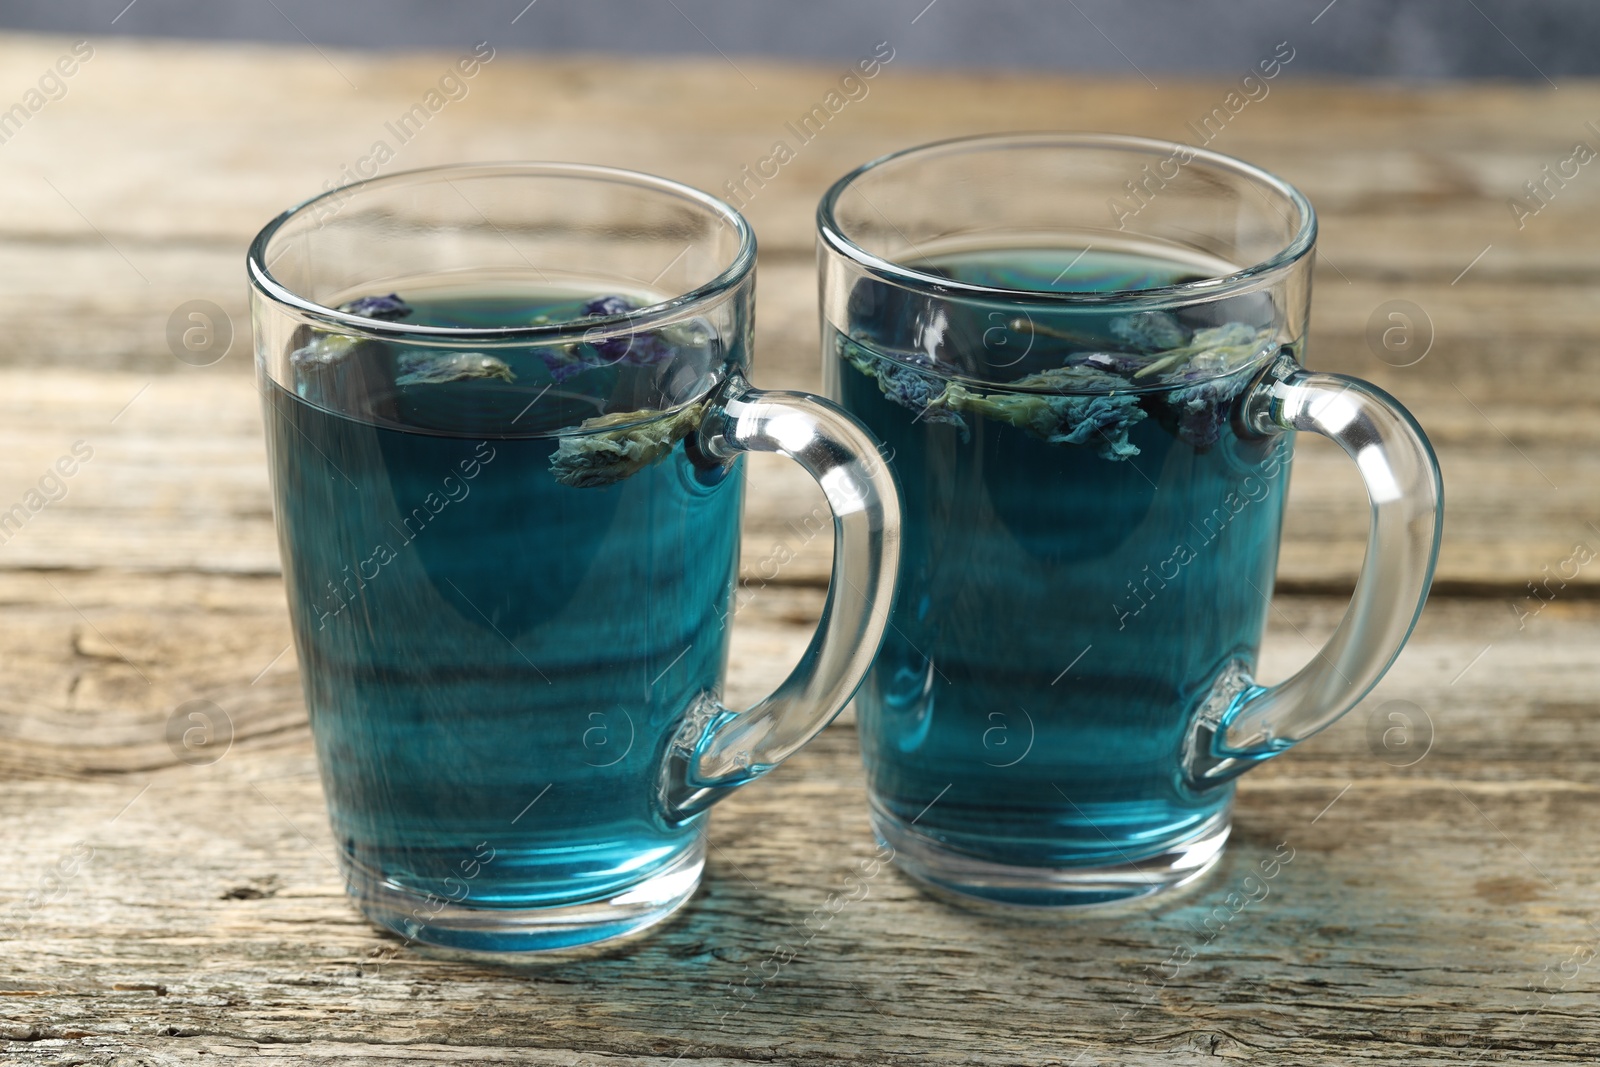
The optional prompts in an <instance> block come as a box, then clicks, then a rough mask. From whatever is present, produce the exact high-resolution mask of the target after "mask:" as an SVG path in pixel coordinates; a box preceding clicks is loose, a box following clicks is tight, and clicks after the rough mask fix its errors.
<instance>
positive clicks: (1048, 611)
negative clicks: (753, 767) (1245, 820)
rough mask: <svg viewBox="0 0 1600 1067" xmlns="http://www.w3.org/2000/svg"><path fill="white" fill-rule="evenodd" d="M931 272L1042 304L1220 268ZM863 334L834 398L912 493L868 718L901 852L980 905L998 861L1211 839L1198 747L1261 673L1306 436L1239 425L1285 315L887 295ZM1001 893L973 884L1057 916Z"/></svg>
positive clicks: (1077, 856) (874, 768)
mask: <svg viewBox="0 0 1600 1067" xmlns="http://www.w3.org/2000/svg"><path fill="white" fill-rule="evenodd" d="M916 266H917V269H919V270H921V271H924V272H927V273H934V274H938V275H942V276H944V277H948V278H951V279H954V280H957V281H968V282H975V283H979V284H983V285H988V286H998V287H1005V288H1011V289H1016V290H1021V291H1027V290H1048V289H1055V290H1060V291H1076V292H1107V293H1109V292H1123V291H1128V290H1138V289H1147V288H1151V287H1155V286H1163V285H1169V284H1174V283H1178V282H1183V281H1187V280H1191V279H1195V278H1201V277H1210V276H1215V274H1214V270H1215V267H1214V266H1213V265H1211V264H1196V263H1188V262H1181V261H1172V260H1167V259H1162V258H1153V257H1149V256H1145V255H1139V254H1132V253H1128V254H1124V253H1105V252H1095V251H1092V250H1091V251H1089V252H1084V251H1083V250H1082V249H1063V250H1037V249H1031V250H1009V249H1001V250H996V251H984V252H976V253H963V254H959V255H952V256H947V257H942V258H938V259H933V260H929V261H925V262H921V263H918V264H917V265H916ZM848 317H849V321H848V324H847V329H846V330H844V331H838V330H837V329H836V330H835V332H834V334H833V336H832V338H831V345H832V351H833V353H834V355H833V357H832V359H831V360H830V361H829V362H830V364H831V365H830V366H829V368H828V373H829V376H830V391H831V392H832V394H833V395H834V396H835V397H837V398H839V399H840V400H841V401H842V403H843V405H844V406H845V408H847V409H848V410H849V411H850V412H851V413H853V414H854V415H855V416H856V417H857V418H859V419H860V420H861V421H862V422H863V423H865V424H866V425H867V426H868V427H869V428H870V429H871V430H872V431H873V432H874V433H875V434H876V435H877V436H878V437H879V438H880V439H881V440H882V441H883V443H884V446H885V452H886V454H888V455H890V456H891V457H892V460H891V466H892V468H893V470H894V473H895V475H896V476H897V477H898V479H899V482H900V485H901V488H902V491H903V494H904V503H905V511H904V550H903V555H902V562H901V569H900V586H899V591H898V594H897V596H896V598H895V603H894V611H893V616H892V625H891V627H890V629H889V633H888V637H887V639H886V641H885V643H884V647H883V651H882V653H881V655H880V656H879V657H878V660H877V663H876V665H875V666H874V668H873V670H872V673H871V674H870V675H869V677H868V680H867V683H866V685H865V686H864V687H863V689H862V691H861V692H860V694H859V695H858V697H857V701H856V707H857V709H858V715H859V721H860V729H861V738H862V744H863V746H864V750H865V751H864V756H865V760H866V765H867V768H868V777H869V788H870V792H871V802H872V806H873V815H874V821H875V824H876V825H877V827H878V830H879V832H880V834H882V835H883V836H884V837H885V838H887V839H888V840H889V841H890V842H891V843H892V844H894V845H895V847H896V848H897V849H899V850H900V852H901V857H902V860H903V861H905V862H909V863H912V864H913V865H914V864H915V862H916V861H915V856H914V854H915V852H916V842H917V841H918V840H922V841H926V842H929V843H930V844H931V845H933V846H935V847H937V848H938V849H940V850H943V851H944V852H945V853H946V854H954V855H956V856H958V857H967V858H969V859H970V860H971V861H972V863H973V864H974V872H976V873H974V874H973V875H972V877H970V878H968V879H966V881H965V886H964V888H965V890H966V891H967V892H974V891H975V890H974V889H973V886H974V885H979V884H981V883H982V882H983V878H984V875H983V874H982V873H981V872H982V871H990V872H993V871H1001V870H1003V869H1005V868H1028V869H1039V868H1063V869H1070V868H1075V867H1082V868H1104V867H1115V866H1118V865H1125V864H1131V863H1134V862H1136V861H1138V860H1140V859H1142V858H1144V857H1148V856H1151V855H1153V854H1156V853H1160V852H1162V851H1163V850H1164V849H1166V848H1168V847H1169V846H1171V845H1172V844H1173V843H1174V842H1178V841H1182V840H1184V839H1187V838H1191V837H1194V836H1195V835H1199V834H1203V833H1205V832H1206V828H1207V827H1208V826H1214V825H1217V824H1218V823H1219V822H1220V821H1221V817H1222V816H1223V815H1224V809H1225V807H1226V805H1227V804H1228V802H1229V799H1230V797H1231V794H1232V791H1231V787H1226V786H1225V787H1221V788H1215V789H1211V790H1209V791H1203V792H1196V791H1194V790H1192V789H1190V788H1189V787H1188V786H1187V785H1186V784H1185V781H1184V776H1183V774H1182V772H1181V757H1182V752H1183V745H1184V739H1185V734H1186V728H1187V726H1188V724H1189V722H1190V720H1191V718H1192V716H1193V714H1194V712H1195V710H1196V709H1197V707H1198V705H1199V704H1200V702H1202V701H1203V700H1204V699H1205V697H1206V696H1207V694H1208V692H1209V691H1210V690H1211V689H1212V686H1213V684H1214V683H1216V682H1217V680H1218V679H1219V677H1220V676H1221V675H1223V673H1224V672H1225V671H1227V670H1228V669H1229V667H1230V665H1235V666H1240V665H1242V666H1244V667H1247V668H1248V667H1251V666H1253V660H1254V649H1255V648H1256V647H1257V645H1258V643H1259V640H1260V637H1261V633H1262V627H1263V623H1264V621H1265V617H1266V614H1267V611H1268V601H1269V597H1270V594H1271V591H1272V582H1273V574H1274V570H1275V567H1276V560H1277V546H1278V535H1279V527H1280V523H1281V518H1282V513H1283V504H1284V492H1285V486H1286V483H1287V474H1288V462H1287V459H1288V452H1287V449H1288V448H1289V443H1288V441H1289V438H1290V437H1291V436H1292V435H1284V436H1281V437H1278V438H1274V439H1271V440H1247V439H1242V438H1241V437H1240V436H1238V435H1237V434H1236V433H1235V431H1234V428H1233V426H1232V424H1231V416H1232V409H1233V403H1234V400H1235V399H1236V398H1237V396H1238V394H1239V393H1240V392H1241V391H1242V389H1243V388H1244V385H1245V384H1246V383H1247V382H1248V381H1249V380H1250V378H1251V377H1252V376H1253V375H1254V374H1255V373H1256V372H1257V371H1259V370H1260V368H1261V366H1262V365H1263V362H1264V361H1265V360H1266V359H1268V358H1270V357H1271V356H1272V355H1273V354H1275V352H1276V351H1277V349H1276V346H1275V345H1272V344H1271V343H1270V338H1271V337H1272V336H1273V326H1274V310H1273V307H1272V305H1271V302H1270V300H1265V299H1260V300H1252V299H1248V298H1247V299H1244V300H1238V301H1232V302H1229V303H1227V304H1221V305H1219V304H1211V305H1206V306H1205V307H1202V308H1190V309H1185V310H1180V311H1145V312H1138V311H1135V312H1131V313H1130V312H1129V311H1128V310H1127V309H1126V308H1122V309H1118V308H1117V307H1116V305H1115V304H1107V305H1104V306H1095V305H1088V306H1085V305H1071V306H1066V307H1063V306H1059V305H1058V306H1055V307H1051V306H1049V305H1047V304H1045V305H1039V304H1033V305H1025V304H1022V303H1010V302H1005V303H1001V302H996V303H994V304H993V305H985V304H981V303H977V302H975V301H969V302H967V303H965V304H962V303H955V302H945V301H940V302H937V303H934V302H931V301H928V300H926V299H925V298H920V297H918V296H916V295H915V294H911V293H908V292H907V291H905V290H902V289H899V288H896V287H894V286H891V285H888V284H882V283H879V282H877V281H875V280H873V279H870V278H868V279H862V280H860V281H858V282H857V284H856V287H855V288H854V290H853V291H852V293H851V295H850V298H849V304H848ZM995 381H1002V382H1005V383H1006V384H1004V385H994V384H986V383H992V382H995ZM934 880H937V879H934ZM1004 881H1005V880H1004V878H1000V879H998V880H997V881H996V883H995V884H994V886H993V887H992V888H991V889H990V890H988V891H985V890H983V889H981V888H980V889H978V890H976V891H977V892H979V893H980V895H987V896H990V897H991V898H993V899H997V900H1003V901H1009V902H1013V903H1056V902H1059V901H1058V900H1056V899H1054V898H1053V897H1052V896H1051V895H1050V893H1049V892H1048V891H1046V890H1041V889H1038V888H1028V889H1021V888H1019V889H1016V890H1014V891H1013V890H1011V889H1007V888H1006V886H1005V884H1004ZM1118 895H1119V893H1118V892H1114V891H1108V892H1107V893H1106V897H1105V898H1106V899H1113V898H1115V897H1117V896H1118ZM1121 895H1126V894H1121ZM1072 899H1073V901H1074V902H1079V903H1087V902H1093V900H1092V894H1091V896H1090V897H1085V896H1084V895H1082V894H1081V893H1080V894H1078V895H1076V896H1074V897H1073V898H1072Z"/></svg>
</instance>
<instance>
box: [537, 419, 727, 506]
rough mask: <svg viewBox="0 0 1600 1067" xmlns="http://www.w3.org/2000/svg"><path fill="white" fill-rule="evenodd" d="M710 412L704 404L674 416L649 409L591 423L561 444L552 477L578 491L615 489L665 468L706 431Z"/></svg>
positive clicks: (553, 458) (552, 461)
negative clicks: (687, 441)
mask: <svg viewBox="0 0 1600 1067" xmlns="http://www.w3.org/2000/svg"><path fill="white" fill-rule="evenodd" d="M705 409H706V405H705V402H704V401H701V402H699V403H695V404H690V405H688V406H687V407H683V408H679V409H678V410H677V411H674V412H670V413H663V412H660V411H652V410H648V409H647V410H643V411H619V412H615V413H613V414H610V415H601V416H598V417H597V418H593V419H585V420H584V421H583V422H582V423H581V424H580V425H579V427H578V432H576V433H572V434H568V435H566V436H564V437H562V438H561V442H560V444H558V445H557V446H556V450H555V452H554V453H553V454H552V455H551V456H550V473H551V474H554V475H555V477H556V481H558V482H560V483H561V484H562V485H570V486H573V487H575V488H578V489H593V488H596V487H599V486H606V485H615V484H616V483H617V482H620V481H622V479H624V478H627V477H629V476H630V475H633V474H636V473H638V472H639V471H641V470H643V469H644V468H646V467H648V466H650V465H651V464H654V463H658V462H660V461H661V459H662V458H663V457H665V456H666V455H667V454H668V453H670V452H671V451H672V449H673V448H674V446H676V445H677V443H678V442H679V441H681V440H683V439H684V438H685V437H687V436H689V434H690V433H692V432H693V431H694V429H695V428H696V427H698V426H699V425H700V420H701V419H702V417H704V415H705ZM609 427H619V428H618V429H609Z"/></svg>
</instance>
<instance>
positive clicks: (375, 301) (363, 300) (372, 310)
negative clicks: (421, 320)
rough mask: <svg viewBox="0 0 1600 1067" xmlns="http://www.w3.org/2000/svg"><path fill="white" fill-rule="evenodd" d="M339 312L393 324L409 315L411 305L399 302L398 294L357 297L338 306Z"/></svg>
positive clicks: (402, 301)
mask: <svg viewBox="0 0 1600 1067" xmlns="http://www.w3.org/2000/svg"><path fill="white" fill-rule="evenodd" d="M339 310H340V311H343V312H344V313H345V314H347V315H360V316H362V317H363V318H368V319H382V320H383V321H385V322H393V321H394V320H396V319H403V318H406V317H407V316H408V315H410V314H411V305H410V304H408V303H406V302H405V301H404V300H401V299H400V294H398V293H390V294H389V295H388V296H363V297H358V298H356V299H355V300H352V301H350V302H349V303H347V304H340V305H339Z"/></svg>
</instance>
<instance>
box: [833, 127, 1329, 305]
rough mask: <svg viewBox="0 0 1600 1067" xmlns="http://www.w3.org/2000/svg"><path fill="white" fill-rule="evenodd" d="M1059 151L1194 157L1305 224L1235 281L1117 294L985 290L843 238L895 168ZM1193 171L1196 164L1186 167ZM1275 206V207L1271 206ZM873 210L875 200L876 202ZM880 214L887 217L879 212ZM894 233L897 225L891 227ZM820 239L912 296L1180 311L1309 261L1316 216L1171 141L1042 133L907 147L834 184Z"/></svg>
mask: <svg viewBox="0 0 1600 1067" xmlns="http://www.w3.org/2000/svg"><path fill="white" fill-rule="evenodd" d="M1027 146H1034V147H1053V148H1060V149H1067V150H1072V149H1084V148H1094V149H1112V150H1120V151H1124V152H1128V153H1130V154H1145V155H1155V154H1160V155H1163V156H1172V155H1175V154H1177V153H1179V152H1187V153H1189V155H1190V162H1191V163H1192V162H1194V161H1199V162H1201V163H1204V164H1205V165H1207V166H1209V167H1212V168H1215V169H1217V170H1222V171H1225V172H1228V173H1231V174H1234V175H1236V176H1238V177H1242V178H1246V179H1248V180H1250V181H1251V182H1254V183H1255V184H1256V186H1257V187H1258V188H1260V189H1261V190H1262V193H1263V196H1264V197H1265V196H1267V195H1268V194H1269V192H1270V193H1276V194H1277V195H1278V196H1280V197H1281V198H1282V199H1283V200H1285V201H1287V202H1288V203H1289V205H1290V206H1292V207H1293V208H1294V209H1295V210H1297V211H1298V212H1299V214H1300V225H1299V226H1298V227H1297V228H1296V230H1295V233H1294V236H1293V237H1291V238H1290V239H1289V241H1288V242H1287V243H1286V244H1285V245H1284V246H1283V247H1282V248H1280V249H1279V250H1278V251H1277V252H1275V253H1273V254H1272V255H1271V256H1269V257H1267V258H1266V259H1263V260H1261V261H1259V262H1257V263H1254V264H1251V265H1250V266H1247V267H1243V268H1241V269H1239V270H1237V271H1234V272H1233V273H1231V274H1221V275H1216V276H1213V277H1208V278H1201V279H1198V280H1195V281H1189V282H1180V283H1177V284H1175V285H1161V286H1153V287H1151V288H1147V289H1122V290H1117V291H1114V292H1094V293H1088V292H1061V291H1057V290H1047V289H1008V288H1004V287H1001V286H992V285H980V284H977V283H974V282H964V281H958V280H956V279H953V278H947V277H944V276H943V275H938V274H933V273H931V272H928V271H921V270H918V269H917V268H915V267H911V266H907V265H906V264H904V263H899V262H896V261H895V260H892V259H886V258H884V257H882V256H879V255H877V254H875V253H873V252H869V251H867V250H866V249H865V248H863V247H862V246H861V245H860V244H858V243H856V241H854V240H853V239H852V238H850V237H849V236H847V235H846V234H845V232H844V227H843V226H841V225H840V224H839V221H838V218H837V217H836V214H835V209H836V207H837V206H838V203H839V199H840V197H841V196H843V195H844V193H845V192H846V191H847V190H849V189H850V188H851V187H852V186H853V185H854V184H855V183H856V182H857V181H858V180H859V179H861V178H863V177H865V176H866V175H868V174H871V173H872V172H873V171H875V170H878V169H879V168H881V167H884V166H887V165H889V164H892V163H897V162H900V161H902V160H906V159H909V158H912V157H915V156H919V155H923V154H937V153H941V152H944V151H948V150H950V149H955V148H969V149H977V150H980V151H993V150H997V149H1004V148H1016V147H1027ZM1184 165H1185V166H1188V165H1189V163H1185V164H1184ZM1268 203H1271V201H1270V200H1269V201H1268ZM869 204H870V201H869ZM879 214H882V212H881V211H880V212H879ZM890 225H891V226H893V225H894V224H893V223H892V222H891V223H890ZM817 234H818V237H819V238H820V239H821V241H822V242H823V244H824V245H825V246H826V247H828V248H829V249H831V250H832V251H833V252H834V253H835V254H837V255H840V256H843V257H844V258H846V259H849V260H851V261H852V262H854V263H855V264H856V265H858V266H859V267H861V268H862V269H863V270H865V271H867V272H868V273H870V274H872V275H874V276H875V277H877V278H879V279H881V280H883V281H886V282H890V283H893V284H896V285H900V286H902V287H905V288H910V289H920V290H930V289H931V290H934V291H936V292H938V293H940V294H941V295H951V296H958V297H969V298H974V299H986V300H994V301H1004V302H1008V303H1018V302H1021V303H1028V304H1037V305H1051V306H1072V305H1083V306H1094V305H1099V306H1104V305H1123V304H1140V305H1143V304H1179V303H1194V302H1198V301H1205V300H1214V299H1218V298H1220V297H1223V296H1228V295H1232V294H1234V293H1237V292H1238V291H1240V290H1242V289H1248V288H1252V287H1254V286H1256V285H1257V284H1259V283H1260V282H1261V281H1262V279H1263V278H1264V277H1267V276H1270V275H1273V274H1275V273H1277V272H1280V271H1282V270H1285V269H1287V268H1289V267H1292V266H1293V265H1294V264H1296V263H1298V262H1300V261H1301V260H1302V259H1304V258H1305V257H1306V255H1307V254H1308V253H1310V251H1311V250H1312V249H1313V248H1314V247H1315V246H1316V241H1317V214H1316V211H1315V209H1314V208H1312V206H1311V201H1310V200H1308V199H1307V198H1306V196H1305V194H1304V193H1302V192H1300V190H1299V189H1296V188H1295V187H1294V186H1293V185H1291V184H1289V183H1288V182H1287V181H1285V180H1283V179H1282V178H1280V177H1278V176H1277V175H1275V174H1273V173H1271V172H1270V171H1267V170H1264V169H1262V168H1261V167H1258V166H1256V165H1255V164H1253V163H1246V162H1245V161H1244V160H1242V159H1237V158H1235V157H1233V156H1228V155H1223V154H1222V153H1220V152H1212V151H1210V150H1209V149H1205V148H1196V147H1195V146H1193V145H1190V144H1185V143H1183V142H1181V141H1165V140H1161V139H1159V138H1154V137H1136V136H1133V135H1130V134H1119V133H1082V132H1059V131H1038V132H1019V133H1000V134H978V135H975V136H966V137H951V138H946V139H944V140H939V141H930V142H927V143H925V144H919V145H914V146H912V147H910V148H903V149H900V150H899V151H896V152H890V153H887V154H886V155H882V156H879V157H877V158H876V159H872V160H868V161H867V162H866V163H863V164H861V166H859V167H857V168H855V169H854V170H852V171H850V172H849V173H848V174H846V175H844V177H842V178H840V179H839V180H838V181H836V182H834V183H833V185H832V186H830V187H829V188H828V191H827V192H826V193H824V194H823V195H822V200H821V201H820V202H819V203H818V204H817Z"/></svg>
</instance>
